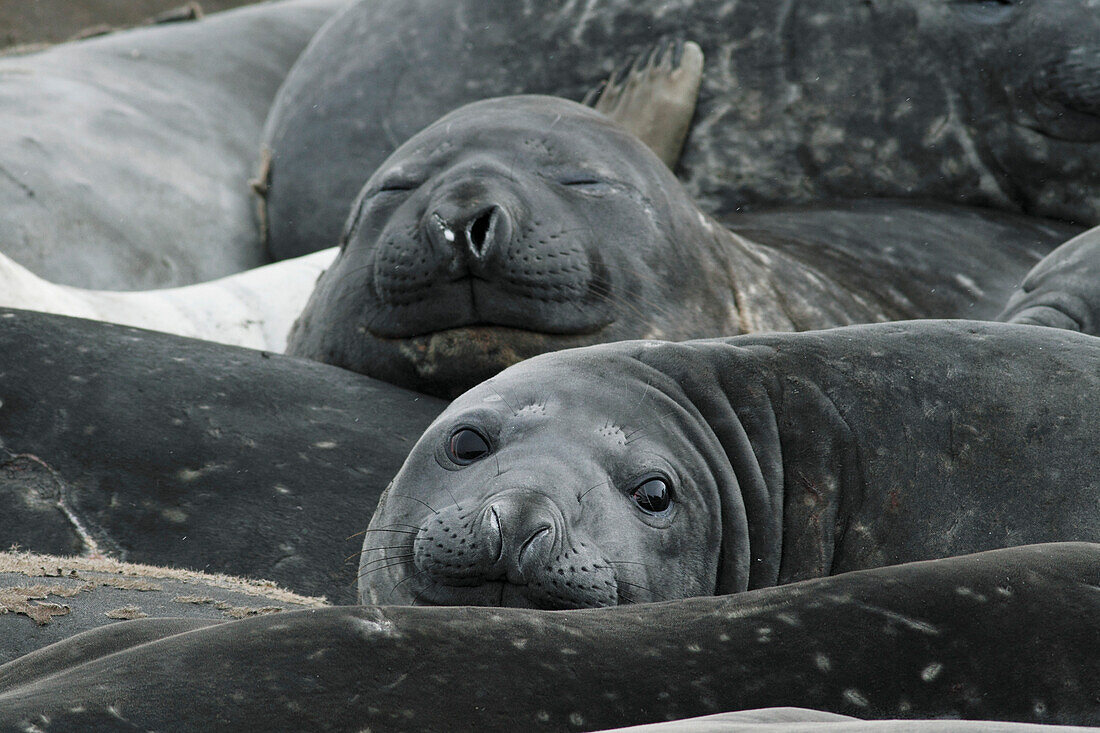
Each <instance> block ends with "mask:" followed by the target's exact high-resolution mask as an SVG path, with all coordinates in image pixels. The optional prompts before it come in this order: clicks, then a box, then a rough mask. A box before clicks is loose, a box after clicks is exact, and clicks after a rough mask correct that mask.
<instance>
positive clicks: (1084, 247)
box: [997, 227, 1100, 336]
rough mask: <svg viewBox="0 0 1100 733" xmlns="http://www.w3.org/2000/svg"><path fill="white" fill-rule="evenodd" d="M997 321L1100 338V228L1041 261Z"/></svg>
mask: <svg viewBox="0 0 1100 733" xmlns="http://www.w3.org/2000/svg"><path fill="white" fill-rule="evenodd" d="M997 320H998V321H1004V322H1006V323H1019V324H1023V325H1032V326H1049V327H1051V328H1063V329H1067V330H1070V331H1080V332H1081V333H1087V334H1090V335H1092V336H1100V227H1097V228H1095V229H1090V230H1088V231H1087V232H1085V233H1083V234H1080V235H1078V236H1076V237H1074V238H1073V239H1071V240H1069V241H1068V242H1066V243H1065V244H1063V245H1061V246H1060V247H1058V248H1057V249H1055V250H1054V251H1053V252H1051V253H1050V254H1049V255H1047V256H1046V257H1044V258H1043V259H1042V260H1040V261H1039V264H1037V265H1035V267H1033V268H1032V269H1031V272H1029V273H1028V274H1027V277H1025V278H1024V282H1023V285H1021V286H1020V289H1019V290H1017V291H1016V292H1015V293H1013V295H1012V297H1011V298H1009V301H1008V304H1007V305H1006V306H1005V309H1004V310H1003V311H1002V312H1001V314H1000V315H999V316H997Z"/></svg>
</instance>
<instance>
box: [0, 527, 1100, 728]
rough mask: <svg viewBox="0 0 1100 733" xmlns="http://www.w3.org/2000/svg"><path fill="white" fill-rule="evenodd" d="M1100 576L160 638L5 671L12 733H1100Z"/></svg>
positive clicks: (329, 612) (1027, 552)
mask: <svg viewBox="0 0 1100 733" xmlns="http://www.w3.org/2000/svg"><path fill="white" fill-rule="evenodd" d="M1098 569H1100V547H1097V546H1096V545H1089V544H1054V545H1041V546H1032V547H1021V548H1013V549H1010V550H999V551H995V552H989V553H983V554H980V555H973V556H967V557H956V558H949V559H946V560H936V561H930V562H923V563H916V564H911V565H903V566H897V567H890V568H879V569H875V570H867V571H860V572H854V573H847V574H844V575H840V576H836V577H831V578H824V579H819V580H811V581H806V582H802V583H796V584H792V585H788V586H783V587H780V588H766V589H762V590H758V591H753V592H750V593H746V594H740V595H736V596H726V597H721V598H696V599H687V600H684V601H680V602H677V603H657V604H644V605H640V606H627V607H622V608H612V609H596V610H591V611H576V612H570V613H556V612H551V611H537V610H528V609H496V608H491V609H486V608H470V607H465V608H410V607H396V606H395V607H383V608H376V607H352V608H348V607H343V608H328V609H318V610H314V611H294V612H283V613H279V614H277V615H274V616H263V617H260V618H253V619H244V620H241V621H230V622H225V623H221V624H218V625H215V626H210V627H208V628H204V629H198V630H193V631H191V632H190V633H178V631H179V629H177V628H174V626H175V625H177V624H179V623H180V621H179V620H173V619H169V620H157V621H153V620H151V619H146V620H145V621H144V622H138V623H140V625H139V626H137V627H136V628H134V630H133V632H130V630H129V628H128V626H129V624H127V625H125V626H115V627H110V628H108V629H101V630H97V631H92V632H89V633H86V634H83V635H81V636H78V637H75V638H73V639H70V640H68V641H65V642H62V643H60V644H55V645H53V646H51V647H47V648H45V649H42V650H40V651H39V652H36V653H35V654H33V655H30V656H27V657H24V658H22V659H19V660H16V661H14V662H12V663H9V664H7V665H5V666H3V667H0V727H2V728H4V729H5V730H7V729H24V730H25V729H26V728H27V727H28V725H27V723H29V722H33V723H34V725H36V726H38V727H39V728H40V729H41V730H45V731H68V730H104V731H113V730H132V729H134V728H140V729H142V730H165V731H168V730H197V729H201V730H208V729H211V728H213V729H217V730H234V731H238V730H240V731H262V730H325V731H360V730H366V729H370V730H372V731H378V732H381V731H426V730H431V731H443V730H455V729H456V727H457V728H461V729H463V730H478V731H486V732H487V733H488V732H489V731H516V730H533V731H580V730H598V729H601V728H606V727H614V726H621V725H631V724H635V723H647V722H658V721H662V720H667V719H675V718H685V717H691V716H698V715H706V714H711V713H717V712H722V711H732V710H745V709H755V708H761V707H771V706H777V705H780V706H787V705H795V706H799V707H805V708H813V709H817V710H822V711H830V712H836V713H840V714H845V715H854V716H858V717H860V718H908V719H914V718H960V717H961V718H969V719H995V720H1016V721H1028V722H1036V723H1038V722H1043V723H1066V724H1081V725H1097V724H1100V703H1098V702H1097V700H1096V694H1095V693H1096V690H1097V689H1098V687H1100V634H1097V617H1098V614H1100V593H1097V592H1096V586H1097V585H1098V584H1100V570H1098ZM157 624H160V625H162V626H163V632H162V634H161V636H163V637H164V638H161V639H160V640H152V639H153V638H155V635H156V626H157ZM128 633H130V634H132V636H131V638H127V635H128ZM97 726H101V727H97ZM885 730H896V729H893V728H891V727H890V724H886V726H885ZM916 730H920V728H916Z"/></svg>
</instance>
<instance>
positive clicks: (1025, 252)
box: [288, 95, 1079, 396]
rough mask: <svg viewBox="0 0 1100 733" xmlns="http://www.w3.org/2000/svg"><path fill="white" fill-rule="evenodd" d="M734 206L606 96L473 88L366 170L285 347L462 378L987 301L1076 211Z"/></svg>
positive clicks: (454, 385)
mask: <svg viewBox="0 0 1100 733" xmlns="http://www.w3.org/2000/svg"><path fill="white" fill-rule="evenodd" d="M730 225H731V229H732V231H731V230H729V229H727V228H726V227H724V226H722V225H721V224H718V223H717V222H715V221H714V220H712V219H711V218H709V217H708V216H706V215H705V214H704V213H703V212H702V211H700V210H699V209H698V208H697V207H696V206H695V205H694V203H693V202H692V201H691V199H690V198H689V197H688V195H687V192H686V191H685V190H684V189H683V187H682V186H681V185H680V184H679V183H678V182H677V180H676V178H675V177H674V176H673V175H672V173H671V172H670V171H669V170H668V167H667V166H666V165H665V164H664V163H662V162H661V160H660V159H658V158H657V156H656V155H655V154H654V153H653V152H652V151H651V150H650V149H649V148H648V147H647V146H646V145H645V144H643V143H642V142H641V141H640V140H639V139H638V138H636V137H635V136H634V135H632V134H630V133H629V132H627V131H626V130H625V129H623V128H622V127H620V126H619V125H617V124H615V123H614V122H612V121H611V120H609V119H608V118H607V117H605V116H604V115H602V114H600V113H599V112H596V111H594V110H592V109H590V108H588V107H585V106H583V105H580V104H576V103H574V102H569V101H567V100H564V99H560V98H556V97H545V96H537V95H530V96H516V97H504V98H501V99H495V100H487V101H483V102H477V103H474V104H471V105H468V106H466V107H463V108H461V109H458V110H456V111H455V112H452V113H451V114H449V115H446V116H444V117H443V118H441V119H440V120H439V121H437V122H436V123H435V124H433V125H431V126H430V127H429V128H428V129H426V130H424V131H423V132H421V133H420V134H418V135H416V136H415V137H414V138H413V139H412V140H410V141H409V142H407V143H406V144H405V145H403V146H402V147H401V148H400V149H398V151H397V152H396V153H394V154H393V155H392V156H391V157H390V158H389V159H388V160H387V161H386V163H385V164H383V165H382V166H381V167H380V168H379V169H378V171H377V172H376V173H375V174H374V175H373V176H371V177H370V179H369V180H368V181H367V183H366V185H365V186H363V188H362V192H361V193H360V196H359V199H358V200H357V202H356V204H355V206H354V207H353V209H352V213H351V215H350V216H349V217H348V222H347V226H346V230H345V233H344V235H343V236H342V238H341V249H340V254H339V255H338V256H337V258H336V260H335V262H334V263H333V265H332V266H331V267H330V268H329V269H328V270H327V271H326V272H325V274H324V275H323V276H322V277H321V279H320V280H319V281H318V284H317V288H316V290H315V291H314V293H313V295H312V296H311V297H310V299H309V302H308V304H307V305H306V307H305V309H304V311H303V312H302V315H301V317H300V318H299V319H298V321H297V323H296V324H295V325H294V327H293V329H292V331H291V334H290V336H289V338H288V353H290V354H293V355H296V356H304V357H307V358H311V359H316V360H318V361H323V362H326V363H329V364H334V365H337V366H341V367H344V368H347V369H351V370H353V371H359V372H362V373H364V374H367V375H370V376H372V377H376V378H378V379H382V380H384V381H387V382H390V383H392V384H398V385H401V386H404V387H409V388H411V389H416V390H419V391H422V392H428V393H432V394H439V395H444V396H454V395H456V394H459V393H461V392H462V391H463V390H465V389H468V388H469V387H471V386H473V385H474V384H476V383H478V382H479V381H482V380H484V379H487V378H489V377H491V376H492V375H493V374H495V373H496V372H498V371H500V370H501V369H503V368H504V367H506V366H509V365H510V364H513V363H515V362H517V361H519V360H521V359H523V358H527V357H530V356H534V355H535V354H538V353H541V352H544V351H550V350H555V349H562V348H570V347H574V346H584V345H588V344H593V343H602V342H606V341H618V340H624V339H634V338H663V339H672V340H684V339H690V338H700V337H705V336H719V335H733V334H737V333H742V332H755V331H764V330H784V331H785V330H808V329H816V328H827V327H831V326H839V325H847V324H852V323H861V322H868V321H885V320H899V319H907V318H960V317H961V318H979V319H981V318H993V317H994V316H995V315H996V314H997V313H998V312H999V311H1000V310H1001V308H1002V307H1003V306H1004V303H1005V301H1006V300H1007V299H1008V296H1009V294H1010V293H1011V292H1012V291H1013V290H1014V289H1015V288H1016V287H1017V285H1018V284H1019V282H1020V280H1021V279H1022V278H1023V276H1024V274H1025V273H1026V272H1027V271H1028V269H1030V268H1031V267H1032V266H1033V265H1034V264H1035V263H1036V262H1038V260H1039V258H1040V257H1042V256H1043V255H1045V254H1046V253H1048V252H1049V251H1050V250H1051V249H1053V247H1054V246H1056V245H1057V244H1060V243H1062V242H1064V241H1065V240H1066V239H1067V238H1069V237H1070V236H1072V235H1073V234H1076V233H1077V232H1078V231H1079V229H1077V228H1074V227H1066V226H1062V225H1057V224H1053V223H1051V222H1046V221H1043V220H1031V219H1026V218H1024V217H1019V216H1015V215H1011V214H1004V213H1000V212H992V213H990V212H984V211H980V210H975V209H965V208H959V207H950V206H945V205H936V204H925V205H919V206H918V205H915V204H912V203H890V202H880V201H869V202H853V203H850V204H842V205H837V206H834V207H831V208H818V209H809V210H779V211H775V212H771V213H758V214H742V215H739V216H737V217H735V218H731V220H730Z"/></svg>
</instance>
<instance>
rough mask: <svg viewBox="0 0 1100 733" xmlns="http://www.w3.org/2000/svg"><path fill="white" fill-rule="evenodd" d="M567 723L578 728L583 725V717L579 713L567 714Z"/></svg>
mask: <svg viewBox="0 0 1100 733" xmlns="http://www.w3.org/2000/svg"><path fill="white" fill-rule="evenodd" d="M569 723H570V724H571V725H575V726H576V727H578V728H580V727H581V726H582V725H584V716H583V715H581V714H580V713H569Z"/></svg>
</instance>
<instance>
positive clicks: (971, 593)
mask: <svg viewBox="0 0 1100 733" xmlns="http://www.w3.org/2000/svg"><path fill="white" fill-rule="evenodd" d="M955 592H956V593H958V594H959V595H960V596H963V597H968V598H973V599H974V600H975V601H977V602H978V603H985V601H986V600H987V599H986V597H985V595H983V594H981V593H978V592H977V591H975V590H974V589H973V588H967V587H965V586H962V585H960V586H959V587H958V588H956V589H955Z"/></svg>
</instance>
